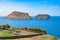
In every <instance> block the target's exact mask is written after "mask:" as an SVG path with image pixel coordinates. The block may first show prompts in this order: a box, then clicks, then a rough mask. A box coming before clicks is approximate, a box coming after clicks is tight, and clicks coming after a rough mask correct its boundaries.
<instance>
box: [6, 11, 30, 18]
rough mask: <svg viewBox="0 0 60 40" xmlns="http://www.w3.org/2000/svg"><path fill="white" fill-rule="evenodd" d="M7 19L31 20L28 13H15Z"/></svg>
mask: <svg viewBox="0 0 60 40" xmlns="http://www.w3.org/2000/svg"><path fill="white" fill-rule="evenodd" d="M5 18H7V19H31V16H29V14H28V13H24V12H18V11H14V12H12V13H11V14H9V15H8V16H6V17H5Z"/></svg>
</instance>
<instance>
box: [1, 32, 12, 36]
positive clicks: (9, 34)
mask: <svg viewBox="0 0 60 40" xmlns="http://www.w3.org/2000/svg"><path fill="white" fill-rule="evenodd" d="M2 36H13V34H12V33H9V32H4V31H0V37H2Z"/></svg>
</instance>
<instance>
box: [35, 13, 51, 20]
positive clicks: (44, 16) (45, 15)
mask: <svg viewBox="0 0 60 40" xmlns="http://www.w3.org/2000/svg"><path fill="white" fill-rule="evenodd" d="M36 18H37V19H49V18H50V16H49V15H47V14H38V15H37V16H36Z"/></svg>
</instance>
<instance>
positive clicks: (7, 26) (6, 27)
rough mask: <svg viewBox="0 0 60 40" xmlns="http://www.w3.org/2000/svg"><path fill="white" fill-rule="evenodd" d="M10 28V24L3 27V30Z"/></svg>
mask: <svg viewBox="0 0 60 40" xmlns="http://www.w3.org/2000/svg"><path fill="white" fill-rule="evenodd" d="M8 28H10V26H9V25H8V24H5V25H2V29H8Z"/></svg>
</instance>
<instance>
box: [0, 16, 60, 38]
mask: <svg viewBox="0 0 60 40" xmlns="http://www.w3.org/2000/svg"><path fill="white" fill-rule="evenodd" d="M2 24H9V25H10V26H11V27H15V28H25V27H28V28H42V29H45V30H46V31H47V34H49V35H52V36H55V37H57V38H60V16H52V17H51V18H50V19H47V20H37V19H36V18H34V17H33V18H32V19H31V20H17V19H5V18H4V17H0V25H2Z"/></svg>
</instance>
